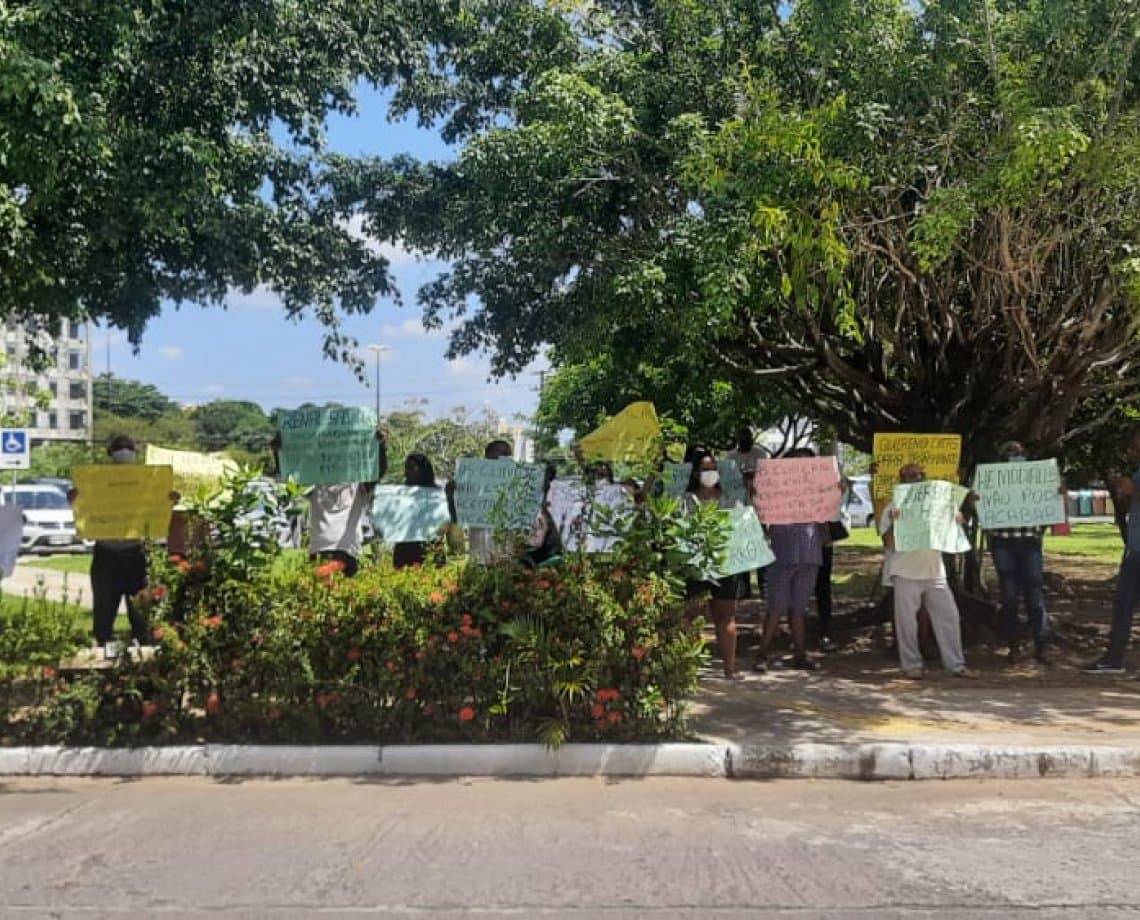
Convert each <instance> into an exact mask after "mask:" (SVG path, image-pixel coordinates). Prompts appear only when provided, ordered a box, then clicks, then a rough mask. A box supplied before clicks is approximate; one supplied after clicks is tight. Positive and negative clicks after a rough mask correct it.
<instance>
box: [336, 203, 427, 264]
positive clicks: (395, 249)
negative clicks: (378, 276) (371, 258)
mask: <svg viewBox="0 0 1140 920" xmlns="http://www.w3.org/2000/svg"><path fill="white" fill-rule="evenodd" d="M344 226H345V228H346V229H347V230H348V232H349V233H350V234H351V235H352V236H354V237H356V238H357V239H358V240H360V241H362V242H363V243H364V244H365V246H366V247H367V248H368V251H369V252H372V253H375V254H377V255H381V256H383V257H384V258H385V259H387V260H388V262H389V263H390V264H391V265H415V264H416V263H417V262H434V261H437V260H436V258H435V256H434V254H432V253H417V252H413V251H412V250H410V249H405V248H404V247H403V246H402V245H400V244H399V243H388V242H384V243H381V242H379V241H377V240H376V239H375V237H373V236H371V235H370V234H369V233H368V232H367V231H366V230H365V229H364V215H363V214H355V215H353V217H352V218H351V219H350V220H349V221H348V223H346V224H345V225H344Z"/></svg>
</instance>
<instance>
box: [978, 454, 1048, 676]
mask: <svg viewBox="0 0 1140 920" xmlns="http://www.w3.org/2000/svg"><path fill="white" fill-rule="evenodd" d="M1002 453H1003V454H1004V455H1005V458H1006V460H1007V461H1008V462H1009V463H1017V462H1020V461H1024V460H1025V459H1026V456H1025V448H1024V447H1022V446H1021V444H1019V443H1018V442H1017V441H1010V442H1009V443H1008V444H1006V445H1005V447H1004V448H1002ZM971 497H972V498H976V496H971ZM1044 534H1045V528H1044V527H1007V528H1002V529H995V530H989V531H986V540H987V541H988V542H989V545H990V553H991V555H992V556H993V561H994V569H995V570H996V571H997V575H998V585H999V590H1000V592H1001V615H1002V625H1003V628H1004V631H1005V638H1006V642H1007V643H1008V645H1009V652H1008V658H1009V661H1010V662H1011V663H1012V662H1015V661H1017V660H1019V659H1020V658H1021V655H1022V648H1021V624H1020V621H1019V617H1018V606H1019V601H1020V599H1021V598H1024V599H1025V615H1026V618H1027V619H1028V621H1029V627H1030V629H1031V630H1032V631H1033V649H1034V652H1033V657H1034V658H1036V659H1037V661H1038V662H1040V663H1041V664H1048V662H1049V659H1048V657H1047V654H1046V644H1047V643H1048V641H1049V621H1048V617H1047V615H1046V613H1045V600H1044V596H1043V589H1044V582H1045V573H1044V569H1043V556H1042V539H1043V537H1044Z"/></svg>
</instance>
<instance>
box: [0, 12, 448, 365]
mask: <svg viewBox="0 0 1140 920" xmlns="http://www.w3.org/2000/svg"><path fill="white" fill-rule="evenodd" d="M421 6H428V4H422V5H421V4H419V3H417V2H414V0H413V2H408V0H146V2H142V0H119V2H109V0H99V2H76V0H5V2H0V317H18V318H21V319H25V320H28V321H29V322H30V323H31V324H33V325H35V324H36V323H42V324H43V325H44V326H45V327H48V328H50V327H52V325H53V323H54V321H53V320H49V319H47V317H58V316H61V315H62V316H68V317H79V316H82V315H90V316H92V317H94V318H96V319H101V320H105V321H106V322H108V323H110V324H112V325H114V326H118V327H121V328H123V329H125V330H127V331H128V333H129V335H130V339H131V341H132V342H133V343H135V344H137V343H138V342H139V340H140V338H141V336H142V333H143V329H144V327H145V326H146V323H147V321H148V320H149V319H150V318H152V317H153V316H155V315H156V314H157V313H158V312H159V309H160V305H161V302H162V301H163V300H164V299H167V298H169V299H172V300H174V301H195V302H201V303H213V304H217V303H221V302H223V301H224V300H225V299H226V297H227V295H228V294H229V293H230V292H231V291H232V290H235V289H236V290H240V291H246V292H248V291H251V290H253V289H254V288H257V287H264V288H267V289H269V290H271V291H273V292H275V293H276V294H278V295H279V296H280V297H281V299H282V301H283V302H284V305H285V310H286V312H287V314H288V315H289V316H290V317H296V316H298V315H300V314H303V313H305V312H311V313H312V314H313V315H315V316H316V317H317V318H318V319H319V320H320V321H321V322H322V323H323V324H324V326H325V328H326V336H325V342H324V347H325V351H326V353H327V354H329V355H330V356H337V357H343V358H347V357H349V356H350V354H351V352H350V350H349V343H348V342H347V341H346V340H345V338H344V337H343V336H342V335H341V334H340V333H339V332H338V314H339V313H340V312H349V313H352V312H367V311H368V310H370V309H371V307H372V305H373V303H374V301H375V298H376V297H377V295H379V294H385V293H389V292H390V285H389V279H388V274H387V270H386V269H387V263H386V261H385V259H384V258H383V257H381V256H380V255H379V254H378V253H377V252H375V251H374V249H373V248H370V247H369V246H368V245H366V242H365V241H364V240H362V239H361V238H360V235H359V233H358V232H355V228H354V227H353V226H352V224H351V221H352V217H353V215H352V213H351V211H349V210H346V209H344V208H342V207H339V206H338V205H336V204H335V203H334V198H335V196H334V195H333V194H332V192H331V191H330V189H329V187H328V183H327V178H328V173H329V165H328V158H327V157H326V155H325V149H324V140H323V126H324V123H325V119H326V117H327V116H328V115H329V114H330V113H333V112H342V113H343V112H350V111H352V110H353V108H354V100H353V92H354V89H355V87H356V86H357V85H358V84H359V82H360V81H363V80H369V81H373V82H377V83H386V82H389V81H391V80H393V79H395V78H397V77H401V76H402V77H407V76H408V75H410V73H411V70H412V67H413V64H414V62H415V61H416V59H417V55H418V54H419V53H420V52H419V50H418V49H419V48H420V44H419V42H418V40H417V39H416V38H415V37H414V36H413V34H412V33H411V32H410V30H409V23H411V22H417V21H418V20H419V18H420V16H421V9H420V8H421ZM425 21H430V20H425ZM345 162H346V161H345V160H344V158H337V163H338V164H339V166H340V167H344V165H345Z"/></svg>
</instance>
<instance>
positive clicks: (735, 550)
mask: <svg viewBox="0 0 1140 920" xmlns="http://www.w3.org/2000/svg"><path fill="white" fill-rule="evenodd" d="M724 513H725V515H726V516H727V517H728V519H729V527H730V530H729V536H728V546H727V548H726V550H725V554H724V563H723V564H722V566H721V568H720V570H719V571H718V572H717V576H718V577H727V576H729V575H738V574H740V573H741V572H751V571H752V570H753V569H762V568H764V566H766V565H771V564H772V563H773V562H775V560H776V557H775V556H774V555H773V554H772V548H771V547H770V546H769V545H768V538H767V537H766V536H765V535H764V528H763V527H761V526H760V518H758V517H757V516H756V512H755V511H754V510H753V509H752V508H733V509H732V510H731V511H726V512H724Z"/></svg>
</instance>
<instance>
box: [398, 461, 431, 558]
mask: <svg viewBox="0 0 1140 920" xmlns="http://www.w3.org/2000/svg"><path fill="white" fill-rule="evenodd" d="M404 485H406V486H414V487H418V488H422V489H438V488H439V486H438V485H436V482H435V469H434V468H433V467H432V465H431V460H429V459H428V458H427V455H425V454H421V453H411V454H408V456H407V457H406V458H405V460H404ZM435 494H436V495H438V494H439V493H438V492H436V493H435ZM427 546H428V545H427V543H426V542H424V541H423V540H415V541H411V542H405V543H397V544H395V545H394V546H393V547H392V565H393V567H394V568H397V569H403V568H407V567H408V566H412V565H423V564H424V561H425V559H426V558H427Z"/></svg>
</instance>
